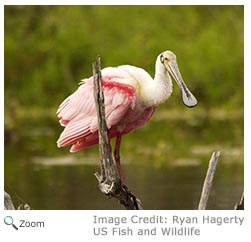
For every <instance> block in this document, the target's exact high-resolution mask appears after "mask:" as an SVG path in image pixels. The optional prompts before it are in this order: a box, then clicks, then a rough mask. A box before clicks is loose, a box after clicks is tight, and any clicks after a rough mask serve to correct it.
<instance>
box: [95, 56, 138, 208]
mask: <svg viewBox="0 0 251 242" xmlns="http://www.w3.org/2000/svg"><path fill="white" fill-rule="evenodd" d="M92 67H93V77H94V98H95V105H96V109H97V115H98V123H99V152H100V174H99V173H95V176H96V178H97V179H98V182H99V185H98V188H99V190H100V191H101V192H102V193H104V194H105V195H107V196H109V197H114V198H116V199H117V200H119V202H120V203H121V204H122V205H124V206H125V208H127V209H142V205H141V202H140V200H139V199H138V198H136V196H134V195H133V194H132V193H131V192H130V191H129V190H128V188H127V187H126V186H125V185H124V184H122V182H121V179H120V177H119V175H118V172H117V169H116V167H115V164H114V160H113V156H112V153H111V145H110V141H109V139H108V131H107V125H106V120H105V107H104V99H105V97H104V93H103V88H102V76H101V61H100V57H99V56H98V57H97V58H96V62H95V63H93V66H92Z"/></svg>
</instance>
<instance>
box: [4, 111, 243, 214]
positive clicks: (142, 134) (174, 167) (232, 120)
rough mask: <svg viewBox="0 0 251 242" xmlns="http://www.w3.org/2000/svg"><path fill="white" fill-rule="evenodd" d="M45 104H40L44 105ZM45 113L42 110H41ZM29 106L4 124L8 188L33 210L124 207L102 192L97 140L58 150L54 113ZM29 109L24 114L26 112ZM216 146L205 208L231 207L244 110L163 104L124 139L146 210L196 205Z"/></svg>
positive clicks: (130, 173)
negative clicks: (11, 125)
mask: <svg viewBox="0 0 251 242" xmlns="http://www.w3.org/2000/svg"><path fill="white" fill-rule="evenodd" d="M44 111H45V110H44ZM44 113H46V112H44ZM47 113H49V114H48V115H46V116H45V115H43V113H42V112H38V111H35V112H34V111H31V112H30V115H29V117H30V118H29V119H24V118H20V116H22V115H19V118H18V119H17V120H16V122H18V125H17V126H16V127H15V128H12V129H10V130H6V133H5V138H6V144H5V190H6V191H7V192H9V193H10V194H11V196H12V198H13V200H14V203H15V205H17V204H20V203H24V202H27V203H28V204H29V205H30V206H31V207H32V208H33V209H123V207H121V206H120V205H119V204H118V203H117V202H116V201H115V200H114V199H108V198H107V197H105V196H104V195H103V194H101V193H100V192H99V190H98V189H97V188H96V187H97V180H96V178H95V177H94V175H93V174H94V173H95V172H97V171H99V167H98V157H99V155H98V146H95V147H91V148H89V149H87V150H85V151H81V152H78V153H75V154H70V153H69V152H68V150H69V148H68V147H67V148H63V149H58V148H57V147H56V140H57V137H58V136H59V133H60V132H61V130H62V128H61V127H60V126H59V125H58V124H57V120H56V118H54V116H52V115H51V113H50V112H47ZM24 116H26V115H24ZM216 150H221V157H220V160H219V164H218V167H217V170H216V174H215V179H214V184H213V188H212V191H211V194H210V198H209V203H208V209H233V207H234V204H235V203H236V202H238V201H239V199H240V197H241V194H242V191H243V186H244V185H243V184H244V181H243V179H244V178H243V177H244V175H243V174H244V170H243V169H244V164H243V163H244V162H243V113H242V111H233V110H231V111H227V110H221V109H217V110H216V109H215V110H210V111H209V110H201V109H198V108H195V109H192V110H191V109H184V111H183V110H182V111H175V110H169V111H167V110H166V107H161V109H160V110H157V112H156V114H155V115H154V117H153V118H152V120H151V121H150V122H149V123H148V124H147V125H146V126H144V127H142V128H141V129H138V130H137V131H136V132H134V133H131V134H129V135H127V136H125V137H124V139H123V140H122V148H121V160H122V165H123V168H124V172H125V176H126V180H127V185H128V187H129V188H130V190H131V191H132V192H133V193H135V194H136V195H137V197H139V198H140V200H141V202H142V204H143V206H144V208H145V209H197V206H198V202H199V198H200V193H201V189H202V185H203V181H204V177H205V174H206V171H207V166H208V162H209V159H210V156H211V154H212V152H213V151H216Z"/></svg>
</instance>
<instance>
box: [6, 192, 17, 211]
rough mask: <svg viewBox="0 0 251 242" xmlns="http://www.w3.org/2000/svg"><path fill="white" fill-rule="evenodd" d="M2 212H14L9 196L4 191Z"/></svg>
mask: <svg viewBox="0 0 251 242" xmlns="http://www.w3.org/2000/svg"><path fill="white" fill-rule="evenodd" d="M4 210H15V207H14V205H13V202H12V200H11V197H10V195H9V194H8V193H7V192H5V191H4Z"/></svg>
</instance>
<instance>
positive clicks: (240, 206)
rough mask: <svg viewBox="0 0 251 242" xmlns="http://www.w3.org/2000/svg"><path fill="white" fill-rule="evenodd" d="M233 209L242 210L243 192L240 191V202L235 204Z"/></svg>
mask: <svg viewBox="0 0 251 242" xmlns="http://www.w3.org/2000/svg"><path fill="white" fill-rule="evenodd" d="M234 210H244V192H243V193H242V196H241V200H240V202H239V203H236V204H235V206H234Z"/></svg>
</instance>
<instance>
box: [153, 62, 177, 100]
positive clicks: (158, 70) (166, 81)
mask: <svg viewBox="0 0 251 242" xmlns="http://www.w3.org/2000/svg"><path fill="white" fill-rule="evenodd" d="M150 89H151V91H150V90H149V91H150V93H151V94H150V95H149V97H148V98H149V101H150V102H151V104H152V105H159V104H161V103H163V102H165V101H166V100H167V99H168V98H169V97H170V95H171V93H172V90H173V84H172V80H171V77H170V75H169V74H168V72H167V70H166V68H164V66H163V65H162V64H161V65H160V63H156V66H155V76H154V79H153V81H152V83H151V85H150Z"/></svg>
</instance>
